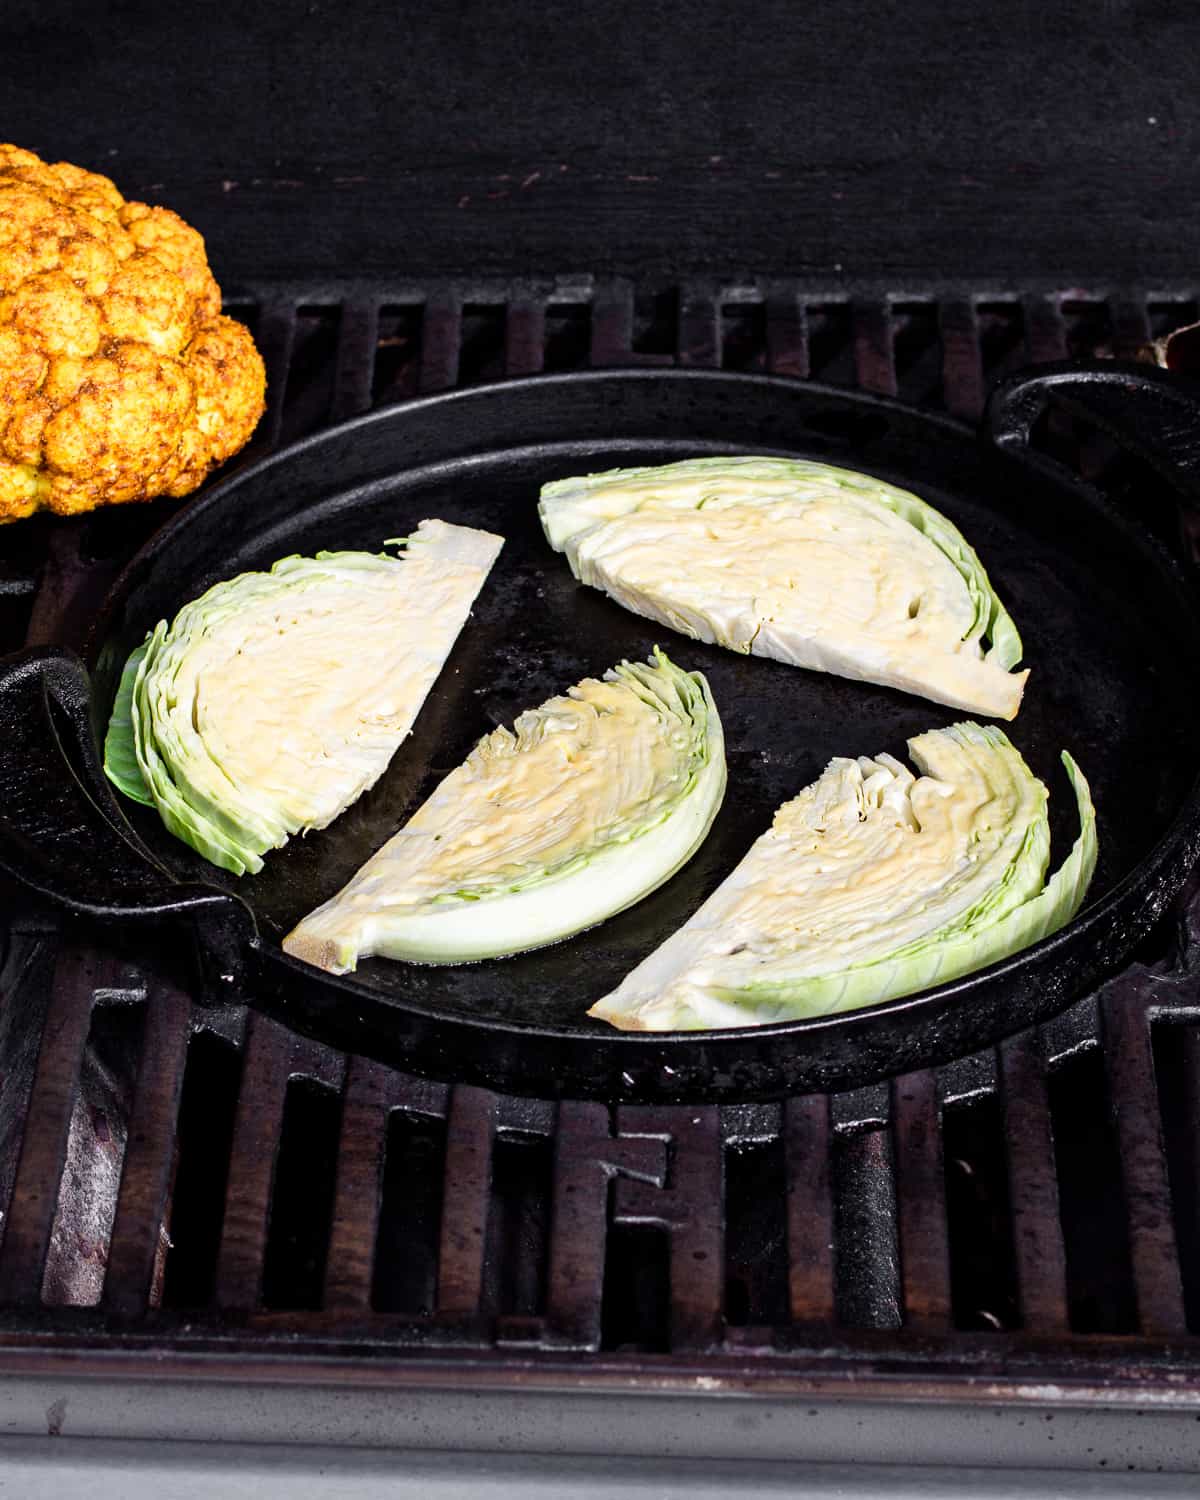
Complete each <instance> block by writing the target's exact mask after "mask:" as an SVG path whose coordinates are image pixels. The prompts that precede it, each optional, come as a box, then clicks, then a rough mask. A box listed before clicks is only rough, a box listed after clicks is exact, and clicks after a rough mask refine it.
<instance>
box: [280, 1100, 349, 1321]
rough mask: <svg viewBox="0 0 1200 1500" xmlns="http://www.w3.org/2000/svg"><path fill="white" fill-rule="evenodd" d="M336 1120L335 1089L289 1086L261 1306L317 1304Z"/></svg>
mask: <svg viewBox="0 0 1200 1500" xmlns="http://www.w3.org/2000/svg"><path fill="white" fill-rule="evenodd" d="M340 1115H341V1100H340V1098H339V1097H338V1095H337V1093H335V1092H334V1090H332V1089H330V1088H326V1087H325V1086H324V1085H323V1084H320V1083H317V1082H316V1081H315V1080H314V1079H311V1078H293V1079H292V1080H291V1081H290V1082H289V1083H288V1086H287V1098H286V1101H285V1103H284V1107H283V1126H282V1130H281V1132H280V1143H279V1156H278V1160H277V1163H276V1168H275V1182H274V1192H273V1194H272V1198H271V1222H270V1230H269V1232H268V1235H267V1247H266V1252H265V1254H264V1256H263V1290H262V1305H263V1306H264V1307H267V1308H305V1307H309V1308H314V1307H320V1305H321V1294H322V1283H323V1281H324V1277H325V1250H326V1246H327V1244H328V1242H329V1223H330V1218H331V1215H332V1210H333V1187H334V1168H335V1165H336V1162H337V1141H338V1127H339V1124H340V1119H339V1117H340Z"/></svg>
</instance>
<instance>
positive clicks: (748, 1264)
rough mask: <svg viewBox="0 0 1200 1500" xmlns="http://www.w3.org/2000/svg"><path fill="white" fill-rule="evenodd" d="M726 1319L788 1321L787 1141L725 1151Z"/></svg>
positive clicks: (757, 1323) (739, 1145)
mask: <svg viewBox="0 0 1200 1500" xmlns="http://www.w3.org/2000/svg"><path fill="white" fill-rule="evenodd" d="M725 1184H726V1190H725V1318H726V1321H727V1322H728V1323H730V1324H733V1325H735V1326H743V1327H744V1326H746V1325H750V1326H754V1327H769V1326H771V1325H772V1324H784V1323H786V1322H788V1320H789V1316H790V1309H789V1304H788V1259H787V1251H788V1242H787V1233H788V1231H787V1161H786V1152H785V1146H784V1141H783V1138H782V1137H781V1136H775V1137H774V1138H773V1139H771V1140H768V1141H746V1142H737V1143H735V1144H734V1145H731V1146H729V1147H727V1148H726V1152H725Z"/></svg>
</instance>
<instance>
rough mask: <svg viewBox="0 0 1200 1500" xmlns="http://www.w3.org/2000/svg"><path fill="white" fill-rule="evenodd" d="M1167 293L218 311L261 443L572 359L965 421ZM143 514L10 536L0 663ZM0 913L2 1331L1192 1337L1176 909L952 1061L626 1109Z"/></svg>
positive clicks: (1038, 1365) (731, 1348)
mask: <svg viewBox="0 0 1200 1500" xmlns="http://www.w3.org/2000/svg"><path fill="white" fill-rule="evenodd" d="M1197 306H1198V294H1197V291H1196V289H1195V288H1190V287H1182V288H1175V289H1168V290H1165V291H1164V290H1162V289H1153V290H1152V292H1151V293H1149V294H1147V293H1146V292H1145V291H1144V290H1131V289H1127V288H1100V289H1096V290H1095V291H1094V292H1092V293H1089V294H1088V295H1084V294H1082V293H1080V292H1079V291H1074V290H1073V291H1071V292H1070V293H1064V292H1056V291H1045V292H1041V291H1035V292H1027V291H1023V292H1011V291H1006V292H1004V293H1003V294H1001V293H997V292H994V291H992V290H990V289H979V288H974V289H971V288H966V289H963V288H950V289H948V290H946V291H945V292H939V293H938V294H936V295H934V294H930V293H928V292H926V293H918V292H914V291H912V290H911V289H905V290H904V291H903V292H902V293H900V294H897V293H895V292H892V293H887V292H881V291H880V290H878V289H873V288H870V287H865V288H856V289H850V290H847V291H844V292H840V293H839V294H838V295H837V296H834V295H831V294H830V292H829V291H828V289H821V288H815V289H805V288H803V287H798V286H796V285H794V284H792V283H788V282H774V281H773V282H770V283H753V282H738V283H731V284H724V283H718V282H715V281H708V282H702V283H694V284H692V283H689V284H687V285H685V286H681V287H680V286H652V287H642V286H639V285H634V284H633V283H632V282H630V281H621V280H612V281H599V280H593V279H592V278H576V279H573V280H572V279H563V280H560V281H558V282H556V283H553V284H541V283H538V284H534V283H528V284H502V285H499V284H498V285H490V284H477V285H465V284H464V285H454V286H447V285H431V286H428V287H426V286H410V285H395V286H386V285H382V284H379V285H371V286H369V287H363V286H357V285H346V286H322V287H313V286H300V287H293V286H272V287H264V288H247V289H245V290H244V291H243V293H242V294H241V295H239V296H238V297H236V298H235V299H233V302H232V304H231V311H233V312H234V313H235V315H237V316H239V317H241V318H243V319H244V320H245V321H246V322H247V323H248V324H249V325H250V326H251V327H252V328H253V330H254V332H255V335H256V337H257V339H258V341H259V345H260V347H261V348H262V350H263V353H264V356H265V358H266V361H267V368H268V378H269V382H270V396H271V404H270V408H269V411H268V415H267V417H266V419H265V420H264V423H263V425H262V427H261V429H260V431H259V433H258V434H257V435H256V437H255V439H254V443H253V445H252V451H253V453H261V452H262V451H264V450H265V449H267V448H269V447H271V446H272V445H274V444H277V443H279V442H283V441H289V440H291V439H294V438H296V437H298V436H300V435H302V434H303V433H305V432H308V431H312V430H314V429H315V428H317V427H320V426H321V425H323V424H325V423H327V422H329V421H333V420H339V419H341V418H345V417H348V416H352V415H354V414H355V413H358V412H361V411H365V410H367V409H368V408H369V407H370V406H371V405H372V404H378V403H385V402H391V401H397V400H404V399H407V398H409V397H412V396H413V395H416V394H419V393H426V392H432V391H437V390H443V389H447V388H449V387H452V386H455V385H461V384H471V383H477V382H480V381H484V380H491V379H495V378H498V377H501V376H504V375H520V374H529V373H535V372H537V371H540V370H543V369H563V368H570V367H577V366H582V365H586V364H593V365H613V364H629V363H637V364H645V365H655V364H670V363H672V362H675V361H678V362H679V363H682V364H693V365H713V366H716V365H724V366H726V367H729V368H737V369H744V370H763V371H773V372H776V373H780V374H786V375H793V376H807V375H809V374H811V375H813V376H814V377H818V378H821V379H824V380H831V381H840V382H844V383H854V384H857V385H859V386H861V387H863V388H865V389H868V390H872V391H877V392H881V393H885V394H898V395H899V396H900V397H901V398H902V399H904V400H907V401H910V402H912V403H915V404H918V405H922V406H926V407H930V408H934V409H943V410H947V411H949V412H951V413H952V414H954V415H956V416H959V417H962V418H965V419H967V420H972V419H974V418H976V417H978V415H979V413H980V411H981V409H982V404H983V400H984V396H985V393H986V390H987V388H988V385H989V383H990V382H991V381H992V380H994V379H995V378H996V377H997V376H999V375H1001V374H1003V373H1004V372H1005V371H1007V370H1009V369H1012V368H1015V367H1017V366H1019V365H1021V364H1023V363H1026V362H1028V361H1030V360H1044V359H1048V358H1058V357H1062V356H1064V355H1066V354H1069V353H1088V352H1095V351H1097V350H1099V351H1102V352H1112V353H1116V354H1121V355H1128V354H1130V353H1132V352H1133V351H1134V350H1135V348H1136V347H1137V346H1139V345H1141V344H1142V343H1144V342H1145V341H1146V339H1147V337H1148V336H1151V335H1153V336H1158V335H1161V334H1162V333H1163V332H1164V331H1166V330H1167V329H1169V328H1170V327H1173V326H1180V325H1182V324H1184V323H1187V322H1189V321H1192V320H1194V319H1195V318H1196V316H1197ZM171 509H172V506H171V505H170V504H160V505H157V506H154V507H150V508H144V509H130V510H129V511H114V512H105V513H101V514H98V515H96V516H92V517H85V518H80V519H77V520H74V521H70V522H65V523H55V524H53V525H51V524H50V523H49V522H43V521H38V522H35V523H31V524H29V525H26V526H23V527H20V528H16V529H15V530H14V531H13V532H12V533H11V534H6V535H5V537H4V545H5V547H6V549H7V550H6V552H5V555H4V557H3V559H0V645H5V646H7V647H15V646H17V645H19V644H20V643H21V640H22V638H24V639H27V640H28V641H30V642H39V641H47V640H59V641H63V642H64V643H67V644H77V643H78V642H79V641H80V640H81V638H82V634H83V631H84V629H85V627H86V622H87V620H88V619H89V618H90V615H91V613H92V612H93V610H94V608H95V605H96V602H97V600H98V599H99V598H100V596H101V595H102V593H103V591H104V589H105V588H106V587H107V585H108V583H109V582H110V581H111V579H112V577H113V575H114V573H115V571H116V569H117V568H118V567H119V566H120V564H121V562H122V560H123V559H124V558H125V557H126V556H127V555H128V554H129V552H130V551H131V550H132V548H133V547H134V546H136V545H137V543H138V542H139V540H141V538H142V537H143V536H144V535H145V534H147V533H148V531H149V530H150V528H151V527H152V526H153V525H156V524H158V523H159V522H160V521H161V520H162V519H163V517H164V515H165V514H167V513H169V512H170V510H171ZM0 894H2V893H0ZM9 904H11V906H12V908H13V910H14V911H15V912H16V913H17V914H16V915H15V916H14V917H13V919H12V922H11V931H10V932H9V937H8V943H7V948H6V950H5V951H4V961H3V967H2V968H0V994H2V996H3V1002H4V1003H3V1007H2V1009H0V1210H2V1211H3V1239H2V1242H0V1345H3V1346H7V1347H9V1348H31V1347H32V1348H38V1347H44V1348H51V1347H53V1348H60V1349H61V1348H63V1347H64V1346H65V1347H77V1348H83V1347H95V1346H97V1345H99V1346H101V1347H106V1348H129V1347H133V1348H137V1347H139V1346H145V1345H148V1344H153V1345H154V1346H155V1348H156V1349H159V1350H165V1351H167V1357H168V1364H169V1359H170V1357H171V1356H172V1355H173V1356H176V1357H181V1356H186V1355H187V1354H188V1353H189V1352H192V1351H196V1352H199V1351H202V1350H209V1351H212V1350H220V1351H224V1352H229V1353H232V1354H234V1355H246V1354H253V1353H269V1352H271V1351H274V1350H282V1349H284V1348H286V1349H287V1351H288V1352H289V1354H291V1355H292V1356H297V1355H299V1354H303V1353H305V1352H308V1353H312V1354H315V1353H317V1352H325V1353H329V1352H331V1351H335V1352H342V1353H344V1352H348V1351H353V1350H359V1351H369V1352H371V1353H372V1354H373V1355H375V1356H376V1357H377V1358H384V1357H390V1358H392V1359H393V1360H400V1359H404V1358H408V1357H414V1356H416V1355H418V1354H421V1353H425V1354H428V1353H429V1352H430V1351H437V1352H439V1353H440V1355H441V1356H442V1357H444V1358H459V1359H468V1358H469V1359H471V1360H474V1361H476V1362H478V1361H479V1360H482V1359H491V1360H493V1361H498V1362H499V1363H500V1364H501V1365H502V1366H503V1367H504V1368H505V1369H509V1370H511V1371H514V1372H515V1371H518V1370H527V1369H528V1368H529V1364H530V1361H539V1360H540V1361H542V1362H547V1361H549V1362H553V1361H554V1360H555V1358H556V1356H557V1355H559V1354H561V1353H562V1352H567V1351H570V1352H572V1353H573V1354H574V1355H575V1356H576V1357H578V1356H580V1355H581V1354H582V1353H585V1352H586V1357H587V1360H588V1361H589V1362H590V1366H591V1367H595V1368H600V1367H605V1368H607V1367H608V1366H609V1365H611V1364H613V1363H614V1362H615V1364H616V1367H617V1368H618V1369H624V1370H633V1371H637V1372H642V1371H645V1370H647V1369H653V1368H657V1367H659V1366H660V1365H661V1364H662V1363H663V1362H664V1361H665V1362H666V1363H667V1364H668V1365H670V1366H671V1367H672V1368H680V1369H682V1368H693V1367H696V1362H697V1361H701V1360H702V1361H703V1362H704V1367H705V1368H709V1369H713V1370H721V1371H724V1370H726V1369H730V1368H737V1369H738V1370H741V1371H749V1370H754V1371H756V1372H757V1373H758V1374H760V1375H764V1376H765V1375H768V1374H770V1373H771V1372H775V1373H779V1372H784V1373H787V1374H789V1375H790V1376H791V1377H792V1378H794V1377H795V1376H796V1374H797V1373H798V1372H800V1373H803V1374H804V1375H806V1377H813V1378H816V1377H821V1378H828V1379H829V1380H831V1381H835V1382H836V1380H838V1379H841V1378H844V1377H845V1375H846V1373H847V1372H850V1371H853V1372H856V1378H859V1379H861V1378H863V1377H864V1373H870V1374H873V1375H875V1376H877V1377H878V1378H885V1377H886V1375H887V1372H888V1371H891V1372H893V1375H899V1376H902V1377H904V1378H907V1379H909V1380H910V1381H915V1380H920V1381H923V1382H924V1383H925V1384H924V1386H923V1387H922V1388H923V1389H926V1388H928V1387H929V1385H930V1383H931V1382H932V1383H936V1382H937V1381H939V1380H940V1381H942V1382H946V1381H954V1382H957V1383H959V1384H960V1383H961V1377H963V1376H964V1375H965V1374H971V1375H973V1376H978V1375H979V1374H981V1373H983V1374H987V1375H989V1376H991V1377H992V1378H993V1380H994V1381H1000V1380H1002V1379H1004V1378H1006V1376H1010V1375H1011V1376H1015V1375H1019V1374H1020V1373H1021V1372H1028V1371H1029V1370H1036V1371H1037V1372H1038V1373H1039V1374H1041V1375H1043V1376H1044V1375H1046V1374H1048V1373H1054V1374H1056V1376H1057V1377H1060V1378H1063V1379H1072V1380H1075V1381H1077V1382H1078V1381H1085V1382H1086V1381H1091V1382H1094V1383H1104V1382H1114V1381H1121V1380H1125V1381H1140V1382H1141V1383H1142V1386H1143V1387H1144V1386H1145V1384H1146V1383H1150V1382H1153V1381H1154V1380H1156V1379H1158V1380H1163V1381H1165V1380H1167V1379H1168V1378H1171V1379H1177V1378H1178V1375H1179V1372H1180V1370H1184V1371H1186V1370H1187V1369H1188V1368H1189V1365H1188V1361H1189V1359H1191V1360H1194V1359H1195V1357H1196V1355H1195V1344H1194V1342H1193V1341H1192V1338H1191V1335H1192V1334H1200V1279H1198V1278H1200V1273H1198V1272H1197V1271H1196V1268H1195V1267H1196V1256H1195V1250H1196V1247H1197V1245H1200V1173H1198V1169H1197V1164H1198V1162H1200V1030H1198V1029H1197V1028H1198V1027H1200V1005H1198V1002H1197V996H1196V990H1195V986H1194V983H1193V981H1192V972H1193V966H1194V964H1195V962H1196V951H1197V950H1196V935H1197V934H1196V928H1197V921H1198V920H1200V918H1198V916H1197V913H1198V912H1200V907H1198V906H1197V905H1196V904H1195V901H1194V899H1193V900H1192V903H1191V904H1188V903H1187V902H1184V903H1181V906H1180V909H1179V914H1180V916H1181V918H1182V920H1180V919H1179V918H1177V920H1176V923H1175V926H1172V927H1170V928H1168V927H1164V928H1163V930H1162V931H1160V932H1159V933H1158V934H1157V935H1156V937H1155V938H1154V940H1153V941H1152V943H1151V944H1150V945H1149V946H1148V947H1147V950H1146V952H1145V954H1144V955H1143V958H1144V962H1143V963H1142V964H1140V965H1137V966H1135V967H1134V968H1132V969H1131V970H1130V971H1129V972H1127V973H1126V974H1125V975H1122V976H1118V977H1117V978H1115V979H1114V980H1112V981H1111V982H1110V983H1109V984H1108V985H1107V986H1106V987H1105V988H1104V989H1103V990H1102V991H1101V992H1100V994H1099V995H1098V996H1094V997H1090V998H1089V999H1087V1000H1085V1001H1083V1002H1081V1003H1080V1004H1079V1005H1078V1006H1076V1007H1075V1009H1074V1010H1073V1011H1072V1012H1070V1013H1068V1015H1067V1017H1065V1018H1062V1019H1060V1020H1059V1021H1058V1022H1055V1023H1054V1024H1053V1025H1051V1026H1049V1027H1047V1028H1045V1029H1044V1031H1042V1032H1033V1033H1028V1034H1025V1035H1023V1036H1019V1037H1016V1038H1014V1039H1013V1040H1011V1041H1009V1042H1007V1043H1005V1044H1004V1045H1003V1046H1001V1047H1000V1048H998V1049H996V1050H995V1051H993V1052H988V1053H986V1054H982V1055H981V1056H979V1057H977V1058H973V1059H967V1060H965V1061H964V1062H962V1063H958V1064H955V1065H953V1066H951V1067H949V1068H945V1069H942V1070H939V1071H938V1072H936V1073H935V1072H922V1073H916V1074H912V1075H910V1076H908V1077H905V1078H900V1079H897V1080H895V1081H893V1083H892V1084H890V1085H881V1086H876V1087H874V1088H871V1089H866V1090H861V1091H858V1092H856V1093H853V1094H846V1095H840V1096H836V1097H833V1098H832V1099H830V1098H825V1097H810V1098H801V1099H792V1100H789V1101H787V1102H786V1103H785V1104H783V1105H776V1106H753V1107H744V1108H722V1109H715V1108H699V1109H689V1108H661V1109H647V1108H621V1109H618V1110H609V1109H608V1108H606V1107H604V1106H601V1105H596V1104H584V1103H570V1102H567V1103H563V1104H560V1105H557V1106H554V1105H550V1104H544V1103H538V1102H536V1101H528V1100H519V1099H509V1098H502V1097H498V1096H495V1095H493V1094H490V1093H487V1092H485V1091H481V1090H479V1089H475V1088H469V1087H466V1086H458V1087H446V1086H443V1085H439V1084H432V1083H428V1082H424V1081H421V1080H418V1079H414V1078H410V1077H407V1076H405V1075H402V1074H398V1073H393V1072H389V1071H388V1070H387V1069H384V1068H382V1067H380V1066H379V1065H377V1064H375V1063H373V1062H370V1061H367V1060H364V1059H362V1058H358V1057H350V1058H347V1057H344V1056H342V1055H340V1054H337V1053H334V1052H331V1051H330V1050H328V1049H326V1048H323V1047H320V1046H318V1045H316V1044H313V1043H309V1042H305V1041H301V1040H299V1039H297V1038H295V1037H293V1036H291V1035H290V1034H289V1033H287V1032H285V1031H283V1030H282V1029H280V1028H279V1027H278V1026H276V1025H275V1024H274V1023H272V1022H270V1021H268V1020H266V1019H265V1018H263V1017H261V1016H258V1015H256V1014H252V1015H249V1016H247V1015H246V1014H245V1013H244V1012H242V1011H240V1010H238V1009H227V1010H220V1011H212V1010H207V1009H204V1008H201V1007H199V1006H195V1005H194V1004H193V1002H192V1000H191V999H190V998H189V997H188V995H186V994H185V993H183V992H181V990H180V989H179V988H178V986H177V982H176V981H174V980H172V979H171V978H169V977H168V974H169V970H168V968H167V967H166V965H165V962H163V961H161V955H159V954H157V953H156V952H155V950H154V949H153V948H150V947H147V948H144V949H142V950H140V951H139V952H138V953H137V954H136V955H135V959H134V961H133V962H131V961H130V960H129V959H128V957H127V956H122V955H118V954H113V953H111V952H109V951H108V950H107V948H106V947H105V946H104V945H103V943H100V942H96V943H93V942H92V941H91V940H90V938H89V937H88V935H87V934H86V933H83V932H81V931H78V930H74V929H73V930H72V932H71V933H70V934H69V936H68V935H64V934H61V933H60V932H59V931H58V930H57V929H56V927H55V926H54V924H53V922H52V920H51V919H50V918H48V917H46V916H45V914H43V913H40V912H27V911H24V910H23V909H21V908H20V907H19V906H18V905H17V899H16V895H15V893H11V897H10V903H9ZM114 1059H115V1061H114ZM105 1101H107V1102H105ZM1164 1126H1165V1130H1164ZM89 1153H91V1155H90V1157H89ZM97 1153H102V1154H103V1156H104V1159H105V1161H106V1163H107V1175H106V1176H105V1177H104V1179H103V1180H104V1181H111V1183H112V1189H111V1192H110V1194H109V1201H108V1203H107V1205H106V1204H104V1203H99V1204H98V1203H97V1201H96V1200H97V1197H98V1195H100V1196H102V1194H101V1189H100V1183H101V1176H99V1175H97V1174H96V1172H95V1170H94V1168H95V1162H96V1159H97ZM89 1160H90V1161H91V1163H92V1167H91V1169H89V1165H88V1163H89ZM89 1172H90V1175H89ZM1181 1251H1182V1252H1183V1255H1182V1262H1181ZM164 1367H165V1366H164ZM1191 1368H1194V1366H1192V1367H1191ZM959 1384H956V1387H955V1388H956V1389H958V1388H959ZM914 1388H915V1387H914ZM990 1388H992V1387H989V1389H990ZM1043 1395H1044V1392H1043Z"/></svg>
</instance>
